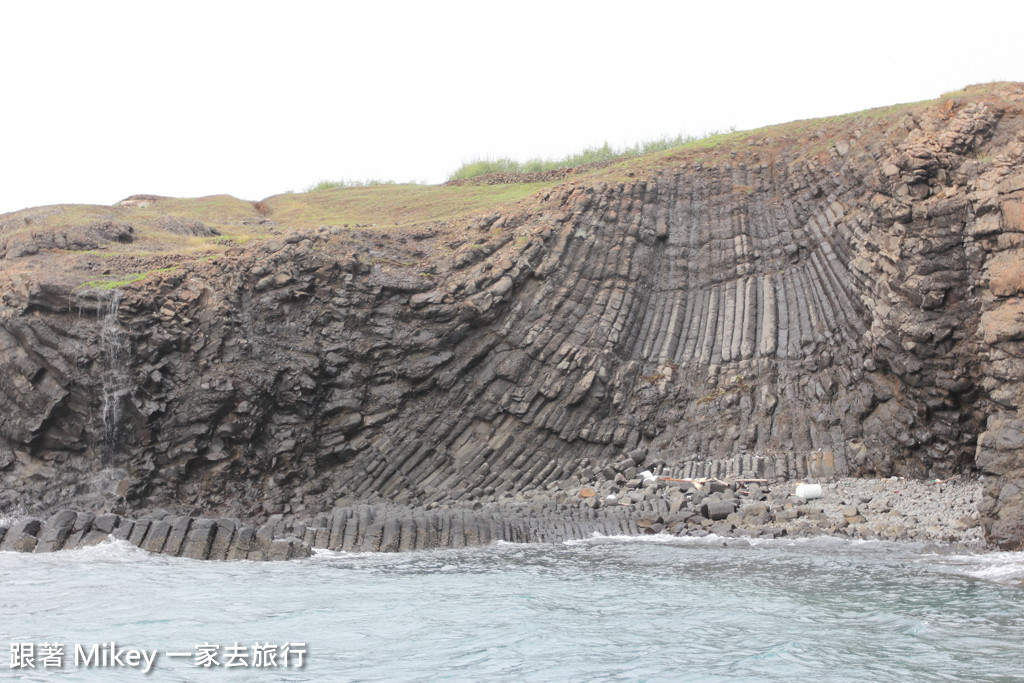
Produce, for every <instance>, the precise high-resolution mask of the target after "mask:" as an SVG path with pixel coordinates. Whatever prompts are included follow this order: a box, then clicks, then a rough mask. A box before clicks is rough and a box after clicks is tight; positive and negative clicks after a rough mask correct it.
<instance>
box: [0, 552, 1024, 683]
mask: <svg viewBox="0 0 1024 683" xmlns="http://www.w3.org/2000/svg"><path fill="white" fill-rule="evenodd" d="M720 544H721V539H714V538H711V537H709V538H708V539H700V540H698V539H692V540H689V541H683V540H682V539H677V541H674V542H659V543H650V542H644V541H642V540H637V539H628V540H627V539H593V540H590V541H584V542H573V543H567V544H560V545H530V546H524V545H515V544H508V543H500V544H495V545H492V546H489V547H485V548H475V549H466V550H444V551H429V552H415V553H405V554H345V553H331V552H324V553H321V554H319V555H316V556H314V557H312V558H310V559H308V560H298V561H291V562H282V563H256V562H198V561H192V560H184V559H176V558H168V557H164V556H152V555H147V554H145V553H144V552H142V551H140V550H138V549H136V548H132V547H130V546H125V545H117V544H108V545H104V546H99V547H94V548H88V549H84V550H76V551H67V552H60V553H54V554H52V555H21V554H17V553H0V646H2V647H3V648H4V649H5V650H6V649H7V648H8V647H9V644H10V643H12V642H15V643H17V642H34V643H42V642H44V641H47V642H53V641H56V642H61V643H64V644H65V645H66V646H67V645H69V644H70V645H72V647H73V645H74V644H92V643H107V642H110V641H114V642H116V643H117V644H118V645H119V646H122V645H123V646H125V647H133V648H146V649H149V650H154V649H155V650H158V651H159V652H160V653H161V654H160V657H159V658H158V659H157V662H156V666H155V669H154V671H153V672H152V673H150V674H148V675H147V676H146V679H147V680H157V681H165V680H166V681H179V680H180V681H187V680H207V679H210V680H215V679H221V678H224V677H233V679H235V680H253V681H261V680H267V681H278V680H304V681H310V680H315V681H321V680H322V681H436V680H453V681H706V680H730V681H733V680H741V681H753V680H757V681H775V680H779V681H782V680H785V681H791V680H816V681H879V680H886V681H888V680H893V681H895V680H900V681H925V680H927V681H934V680H950V681H954V680H955V681H964V680H970V681H1007V680H1016V679H1017V677H1019V676H1020V673H1021V671H1022V667H1021V663H1022V661H1024V589H1022V588H1021V587H1019V585H1018V582H1019V581H1020V580H1021V579H1022V578H1024V553H1001V554H992V555H966V554H963V555H932V554H922V549H923V546H922V547H915V546H905V545H904V546H900V545H894V544H887V543H852V542H841V541H836V540H835V539H832V540H827V541H808V542H797V543H794V542H783V541H770V542H764V543H756V544H753V545H751V546H749V547H746V548H728V547H722V546H721V545H720ZM993 569H997V571H995V572H993V571H992V570H993ZM979 576H998V577H999V578H1000V581H1005V582H1006V583H999V582H996V581H988V580H981V579H979V578H976V577H979ZM204 643H208V644H211V645H215V646H219V647H220V652H221V653H222V655H223V654H224V653H226V650H227V648H230V647H234V646H236V644H237V646H238V647H243V648H247V649H248V651H249V652H250V654H251V652H252V648H253V646H254V644H255V643H261V644H262V643H270V644H272V645H277V646H279V647H280V646H283V645H284V644H285V643H291V644H296V643H300V644H303V645H304V647H305V649H306V650H307V657H308V659H307V661H306V665H305V667H304V668H303V669H301V670H294V669H291V668H289V669H284V668H281V667H277V668H275V669H273V670H266V669H264V670H257V669H255V668H248V669H246V670H245V673H244V674H243V673H239V670H235V671H228V670H225V668H224V667H223V666H221V667H220V668H217V667H211V668H210V669H200V668H196V666H195V664H194V661H193V660H192V659H173V658H169V657H167V656H165V654H164V653H166V652H181V651H190V650H195V649H196V648H197V647H198V646H200V645H202V644H204ZM221 659H222V664H223V656H222V657H221ZM64 672H65V673H66V674H68V675H69V678H70V679H71V680H83V681H94V680H95V681H105V680H109V678H110V671H109V670H104V669H102V668H92V669H85V668H76V667H74V666H73V662H71V663H69V664H66V665H65V669H64ZM8 673H10V672H8ZM13 673H15V674H16V676H15V677H16V678H17V677H18V675H24V672H21V671H17V672H13ZM35 673H38V672H35ZM24 678H25V679H26V680H34V678H33V677H32V675H24ZM36 678H38V676H36Z"/></svg>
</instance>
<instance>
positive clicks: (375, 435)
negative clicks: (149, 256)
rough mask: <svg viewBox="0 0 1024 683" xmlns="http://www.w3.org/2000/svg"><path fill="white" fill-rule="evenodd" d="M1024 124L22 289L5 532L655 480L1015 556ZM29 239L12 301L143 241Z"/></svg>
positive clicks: (893, 119)
mask: <svg viewBox="0 0 1024 683" xmlns="http://www.w3.org/2000/svg"><path fill="white" fill-rule="evenodd" d="M1022 93H1024V90H1022V88H1021V87H1020V86H1019V85H1014V84H1009V85H1002V86H999V87H995V88H989V89H978V90H976V91H972V90H968V91H965V92H964V93H960V94H958V95H954V96H948V97H945V98H943V99H942V100H940V101H938V102H936V103H932V104H925V105H918V106H908V107H905V108H895V109H892V110H887V111H884V112H875V113H870V112H869V113H865V114H864V115H861V116H852V117H848V118H844V119H839V120H837V121H833V122H831V123H828V124H827V125H826V124H821V130H822V131H824V132H817V133H815V130H814V128H813V127H811V128H808V129H806V130H804V132H803V134H802V136H798V135H795V134H789V133H786V132H785V130H783V129H781V128H780V129H779V130H778V131H776V130H774V129H768V130H767V131H766V132H763V133H751V134H743V135H738V136H737V137H736V139H735V141H733V142H729V143H722V144H720V145H718V146H715V147H711V146H709V147H707V148H698V149H695V150H680V151H679V152H678V153H674V154H672V153H670V154H663V155H661V156H659V157H658V158H657V159H655V160H654V161H650V162H646V161H645V162H643V163H641V162H633V163H626V164H621V165H618V166H615V165H613V166H610V167H607V168H603V169H598V170H596V171H594V172H592V173H590V174H578V175H574V176H571V177H569V178H568V179H565V178H562V179H558V180H556V181H553V182H559V183H561V184H557V185H551V186H549V187H547V188H546V189H542V190H541V191H540V193H539V194H538V195H536V196H535V197H533V198H532V199H531V200H529V201H524V202H520V203H519V204H514V205H508V206H506V207H504V208H501V209H497V210H495V211H493V212H491V213H486V214H478V215H477V216H475V217H473V218H471V219H469V218H467V219H466V220H464V221H453V222H451V223H446V224H439V223H436V222H435V223H428V224H423V225H420V226H417V227H413V228H408V229H404V230H401V231H388V230H384V229H361V228H360V229H357V228H350V227H332V226H323V227H321V228H312V229H295V230H280V231H279V232H280V234H279V235H276V236H273V238H272V239H269V240H265V241H261V242H258V243H253V245H252V246H237V247H234V248H231V249H229V250H227V251H226V252H223V253H220V254H218V255H217V257H216V258H214V259H208V260H205V261H204V260H191V261H190V260H187V259H186V260H179V261H175V262H174V264H173V265H174V267H173V268H164V269H160V270H159V271H156V270H155V272H152V273H150V274H149V276H148V277H145V278H140V279H138V280H137V281H134V282H127V283H125V284H124V285H123V286H121V287H119V288H117V289H104V288H97V287H89V286H85V287H81V286H78V285H79V283H69V282H68V281H67V278H60V277H57V276H47V274H46V270H45V269H38V268H37V269H35V270H33V269H27V268H22V269H19V270H15V269H14V268H13V267H12V268H11V269H9V273H8V274H7V275H5V276H0V279H2V282H0V285H2V286H3V288H4V291H3V299H2V301H3V304H2V307H0V476H2V477H3V481H4V488H3V491H2V492H0V512H4V511H9V512H19V513H35V514H42V513H49V512H52V511H54V510H57V509H59V508H61V507H66V506H69V505H70V506H77V507H79V508H82V509H88V510H93V511H95V512H102V511H115V512H119V513H123V514H127V513H129V512H131V511H135V512H138V513H144V512H146V511H149V510H153V509H155V508H168V509H173V510H176V511H179V512H185V513H190V514H199V513H203V514H214V515H216V514H231V515H238V516H241V517H244V518H249V519H256V518H265V517H266V516H267V515H271V514H285V515H286V516H293V517H295V518H302V517H303V516H306V517H312V516H314V515H317V514H321V513H329V512H330V511H331V509H333V508H334V507H335V506H336V505H337V506H346V505H350V504H352V505H354V504H357V503H362V502H367V501H370V502H372V501H387V502H390V503H395V504H398V505H402V506H414V507H416V506H427V507H428V508H429V507H433V506H437V505H445V504H448V503H451V502H453V501H460V502H466V501H479V502H481V503H483V504H487V503H489V502H490V501H501V500H503V499H508V498H511V497H512V496H514V495H515V494H517V493H521V492H523V491H525V490H530V489H538V488H544V487H547V486H548V485H550V484H551V483H552V482H556V481H565V480H571V481H578V482H580V483H581V484H585V483H587V482H589V481H594V480H597V479H601V478H604V477H608V478H613V477H614V476H615V475H616V474H617V473H618V471H619V470H621V468H619V469H618V470H617V469H616V467H615V466H616V464H618V463H621V462H622V461H623V459H624V458H626V457H632V458H634V459H635V460H636V461H640V462H643V463H644V467H648V468H651V469H653V470H655V471H657V472H660V473H664V474H668V475H673V476H676V477H701V476H718V477H726V476H745V477H749V478H763V479H769V480H774V479H777V478H794V477H805V476H812V477H813V476H822V477H827V476H831V475H843V476H846V475H852V476H856V475H862V476H869V475H870V476H879V475H881V476H888V475H892V474H898V475H903V476H908V477H915V478H933V477H939V478H945V477H948V476H951V475H954V474H958V473H964V472H968V473H972V474H976V475H982V476H984V481H985V500H984V501H983V503H982V509H981V512H982V513H983V517H984V524H985V529H986V532H987V534H988V536H989V538H990V540H991V541H992V542H994V543H996V544H998V545H1000V546H1001V547H1004V548H1016V547H1021V545H1022V543H1024V450H1022V449H1024V414H1022V413H1021V410H1022V407H1024V395H1022V392H1021V390H1022V387H1024V385H1022V381H1024V361H1022V355H1024V298H1022V295H1024V260H1022V246H1021V243H1022V239H1024V119H1022V110H1024V94H1022ZM641 161H642V160H641ZM153 202H154V206H155V207H156V208H159V206H160V199H159V198H153ZM140 210H141V209H140ZM146 210H150V209H146ZM273 217H274V216H273V214H272V213H271V214H270V218H271V219H272V218H273ZM2 218H3V217H0V219H2ZM121 220H122V221H127V222H128V223H130V217H129V218H127V219H125V218H122V219H121ZM3 225H4V227H3V230H2V231H0V239H2V240H3V242H2V245H3V247H4V249H5V250H6V251H5V257H6V258H5V259H4V260H0V271H2V270H3V264H5V263H15V262H17V261H18V260H19V259H21V260H24V259H29V258H37V259H39V258H43V257H47V258H49V257H51V256H52V258H54V259H56V258H57V253H56V252H47V249H51V250H52V249H55V248H61V245H62V244H65V243H72V242H74V239H75V235H78V236H79V237H81V236H82V235H101V233H102V234H105V233H104V232H103V231H104V230H105V231H106V232H111V231H112V230H113V231H114V232H115V233H116V234H117V235H121V234H126V235H128V236H129V237H128V239H130V236H131V234H132V230H131V226H130V225H127V226H123V225H121V226H119V227H118V226H115V227H117V230H114V228H112V227H111V225H109V224H103V225H89V226H85V227H86V228H87V230H85V229H83V230H80V231H79V232H77V233H76V232H74V230H71V231H70V232H68V233H67V234H62V235H59V237H61V238H62V239H63V240H64V241H63V242H60V241H59V240H58V241H55V239H56V238H55V237H54V236H53V235H50V234H46V235H42V236H40V235H36V234H35V233H32V232H31V231H29V232H26V231H25V229H24V226H19V225H13V224H12V221H10V220H9V221H7V222H6V223H4V224H3ZM5 233H6V234H5ZM101 237H102V235H101ZM101 237H97V238H96V239H101ZM111 239H113V238H111ZM33 240H36V241H37V242H38V241H40V240H42V243H41V246H39V245H35V249H34V250H33V245H34V244H35V243H34V242H33ZM26 244H27V245H29V246H28V248H26V246H25V245H26ZM85 248H89V246H86V247H85ZM212 533H213V532H211V534H212Z"/></svg>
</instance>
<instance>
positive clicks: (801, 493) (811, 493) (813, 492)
mask: <svg viewBox="0 0 1024 683" xmlns="http://www.w3.org/2000/svg"><path fill="white" fill-rule="evenodd" d="M796 495H797V496H798V497H799V498H803V499H804V500H814V499H815V498H821V484H800V485H799V486H797V487H796Z"/></svg>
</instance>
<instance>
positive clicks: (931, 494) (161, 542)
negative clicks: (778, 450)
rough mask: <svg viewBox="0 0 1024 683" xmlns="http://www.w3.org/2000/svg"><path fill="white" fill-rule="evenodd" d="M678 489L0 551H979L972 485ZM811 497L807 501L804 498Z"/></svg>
mask: <svg viewBox="0 0 1024 683" xmlns="http://www.w3.org/2000/svg"><path fill="white" fill-rule="evenodd" d="M800 483H802V482H797V481H782V482H774V483H772V484H770V485H769V484H768V483H767V482H762V481H750V480H746V481H728V480H720V479H704V480H695V481H680V480H678V479H674V478H670V477H658V476H655V475H653V474H651V473H649V472H641V473H637V476H636V477H634V478H631V479H628V480H626V481H624V482H621V483H616V482H615V480H605V481H603V482H601V483H600V484H595V485H592V486H591V485H578V484H577V483H576V482H573V481H563V482H555V483H553V484H552V485H551V486H550V487H549V488H548V489H547V490H539V491H528V492H524V493H520V494H516V495H515V496H512V497H510V498H508V499H505V500H502V501H498V502H493V503H487V504H484V503H480V502H476V503H458V504H453V505H429V506H426V507H410V506H402V505H395V504H391V503H376V504H368V503H364V504H357V505H351V506H346V507H338V508H335V509H334V510H332V511H331V512H330V513H329V514H321V515H318V516H316V517H315V518H313V519H309V520H297V519H286V518H285V517H284V516H283V515H273V516H271V517H270V518H269V519H267V520H264V521H262V522H261V523H259V524H256V523H251V522H250V523H246V522H243V521H241V520H237V519H230V518H216V519H214V518H209V517H201V516H191V515H176V514H173V513H170V512H166V511H162V510H157V511H154V512H153V513H151V514H149V515H147V516H145V517H142V518H140V519H137V520H132V519H128V518H127V517H124V516H121V515H118V514H114V513H107V514H101V515H95V514H92V513H88V512H76V511H72V510H63V511H60V512H58V513H56V514H54V515H52V516H51V517H49V518H48V519H45V520H43V519H40V518H36V517H23V518H20V519H16V520H7V521H3V520H0V551H20V552H52V551H57V550H66V549H74V548H81V547H85V546H90V545H95V544H98V543H102V542H104V541H107V540H108V539H116V540H121V541H125V542H128V543H131V544H132V545H135V546H137V547H139V548H142V549H144V550H146V551H148V552H152V553H160V554H164V555H171V556H180V557H189V558H193V559H214V560H286V559H293V558H301V557H308V556H310V555H312V554H313V552H314V551H315V550H319V549H327V550H334V551H345V552H401V551H412V550H425V549H431V548H463V547H471V546H479V545H487V544H489V543H492V542H495V541H509V542H517V543H543V542H563V541H568V540H574V539H582V538H587V537H591V536H594V535H606V536H620V535H641V534H665V535H675V536H691V537H701V536H708V535H711V534H715V535H717V536H721V537H735V538H747V539H751V538H780V537H791V538H803V537H810V536H821V535H831V536H837V537H843V538H852V539H864V540H887V541H915V542H926V543H934V544H941V545H950V546H954V547H957V548H961V549H969V550H984V549H986V548H987V545H986V542H985V539H984V533H983V529H982V526H981V524H980V520H979V513H978V509H977V504H978V502H979V501H980V500H981V496H982V483H981V482H980V481H979V480H977V479H976V478H973V477H966V476H962V477H957V478H953V479H949V480H931V481H920V480H911V479H903V478H899V477H891V478H888V479H849V478H840V479H834V480H831V481H827V480H818V482H817V483H818V487H817V488H818V489H820V497H817V498H816V497H813V496H807V497H802V496H798V495H795V494H796V492H797V490H798V486H799V485H800ZM810 488H811V490H812V492H813V491H814V488H815V487H810Z"/></svg>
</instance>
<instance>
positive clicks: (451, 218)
mask: <svg viewBox="0 0 1024 683" xmlns="http://www.w3.org/2000/svg"><path fill="white" fill-rule="evenodd" d="M1006 85H1007V84H999V83H992V84H985V85H980V86H972V87H970V88H967V89H965V90H963V91H956V92H952V93H946V94H944V95H943V96H942V97H940V98H937V99H935V100H929V101H924V102H915V103H910V104H898V105H892V106H889V107H879V108H876V109H869V110H866V111H862V112H856V113H852V114H845V115H841V116H832V117H826V118H821V119H808V120H802V121H792V122H790V123H784V124H780V125H776V126H770V127H766V128H761V129H757V130H750V131H739V132H734V133H725V134H722V135H717V136H714V137H710V138H705V139H701V140H697V141H694V142H690V143H688V144H686V145H683V146H681V147H678V148H675V149H670V150H665V151H660V152H654V153H651V154H646V155H644V156H641V157H633V158H628V159H625V160H623V161H620V162H617V163H613V164H611V165H610V166H606V167H604V168H599V169H595V170H592V171H589V172H587V173H581V174H577V175H575V176H573V179H574V181H575V182H580V181H592V182H602V181H604V182H621V181H627V180H630V179H633V178H643V177H649V176H650V175H653V174H656V173H658V172H659V171H661V170H662V169H666V168H670V167H673V166H678V165H680V164H693V163H720V162H724V161H728V160H729V159H732V158H733V157H736V156H741V155H743V154H745V153H746V152H747V151H748V150H751V149H753V150H754V151H757V152H758V153H760V154H766V153H767V154H769V155H770V154H771V153H772V152H773V151H775V150H778V149H781V148H789V149H790V150H793V149H796V150H799V151H800V153H801V154H804V155H808V156H811V155H820V154H823V153H824V152H825V151H826V149H827V148H828V147H829V146H830V145H832V144H834V142H836V141H837V140H839V139H843V138H844V137H848V136H850V135H852V134H853V131H854V130H855V129H858V128H863V129H865V130H867V129H869V128H870V127H872V126H874V127H877V126H879V125H882V126H891V125H893V124H894V123H896V122H897V121H898V120H899V119H900V118H902V117H903V116H905V115H907V114H908V113H911V112H913V111H915V110H919V109H922V108H924V107H927V106H931V105H934V104H936V103H941V102H942V101H944V100H948V99H956V98H969V99H982V98H984V97H986V96H989V95H992V94H994V93H996V92H997V91H998V90H999V89H1000V88H1001V87H1005V86H1006ZM755 145H756V146H755ZM561 182H564V180H563V179H555V180H551V181H547V182H535V183H509V184H502V185H472V184H467V185H460V186H448V185H391V184H388V185H370V186H365V187H345V188H337V189H330V190H322V191H317V192H308V193H289V194H281V195H275V196H272V197H268V198H267V199H265V200H263V201H262V202H248V201H244V200H241V199H236V198H234V197H231V196H229V195H214V196H210V197H200V198H195V199H172V198H168V199H160V200H158V201H156V202H155V203H154V204H152V205H151V206H148V207H132V206H92V205H59V206H51V207H39V208H35V209H26V210H23V211H18V212H14V213H10V214H5V215H0V235H11V234H14V233H17V232H25V231H38V230H45V229H59V228H67V227H71V226H75V225H85V224H89V223H92V222H96V221H103V220H116V221H121V222H126V223H130V224H131V225H132V226H134V228H135V231H136V234H137V235H138V239H137V240H136V241H135V242H133V243H131V244H126V245H119V244H109V245H106V246H104V247H103V249H101V250H97V251H96V252H91V255H92V256H93V257H95V258H98V259H104V258H105V259H114V258H115V257H118V258H116V259H115V260H116V261H117V262H118V265H117V266H116V267H114V268H113V269H112V272H111V274H110V275H109V277H110V278H111V281H119V280H118V278H120V277H123V276H124V275H125V274H130V273H135V272H137V271H138V270H140V269H141V270H145V268H140V269H136V268H126V266H125V265H124V264H123V262H124V260H125V259H123V258H120V257H134V258H140V259H142V260H145V259H147V258H152V257H156V256H168V255H175V256H184V257H186V258H191V257H194V258H204V257H209V256H211V255H215V254H217V253H219V252H221V251H223V250H225V249H227V248H228V247H229V246H231V245H233V244H244V243H246V242H248V241H250V240H252V239H263V238H266V237H269V236H270V235H272V234H278V233H280V232H281V231H283V230H288V229H291V228H315V227H318V226H321V225H331V226H338V225H348V226H350V227H354V228H362V229H369V230H372V229H388V228H407V227H414V226H416V225H421V224H436V223H438V222H440V221H444V222H449V223H454V224H458V223H460V222H461V219H465V218H467V217H469V216H472V215H475V214H479V213H482V212H488V211H493V210H496V209H497V208H499V207H503V206H507V205H509V204H512V203H515V202H517V201H521V200H526V199H528V198H530V197H531V196H534V195H537V194H538V193H539V192H540V191H541V190H543V189H545V188H547V187H550V186H554V185H557V184H559V183H561ZM257 207H258V208H259V209H260V210H257ZM163 216H176V217H182V218H188V219H195V220H200V221H202V222H204V223H205V224H207V225H209V226H212V227H215V228H217V229H218V230H219V231H220V232H221V236H220V237H189V236H182V235H177V234H174V233H171V232H168V231H166V230H162V229H161V228H160V226H159V223H158V221H159V219H160V218H161V217H163ZM262 221H270V223H267V222H262ZM62 255H64V256H67V257H69V258H68V260H69V261H70V260H71V257H74V260H76V261H81V256H82V252H60V251H56V252H49V253H48V254H47V255H46V256H48V257H50V258H61V256H62ZM6 264H9V267H10V268H11V269H12V270H14V269H17V265H16V264H17V260H16V261H15V262H14V263H11V262H9V261H8V262H6ZM141 265H145V264H141ZM69 267H71V266H70V265H69ZM75 268H77V266H75ZM91 269H93V270H95V266H92V267H91ZM80 281H81V282H86V281H90V282H91V281H92V279H91V278H90V277H87V276H86V274H84V273H83V275H82V277H81V278H80Z"/></svg>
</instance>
